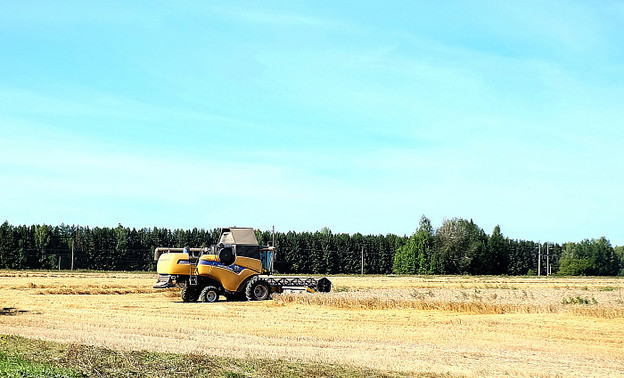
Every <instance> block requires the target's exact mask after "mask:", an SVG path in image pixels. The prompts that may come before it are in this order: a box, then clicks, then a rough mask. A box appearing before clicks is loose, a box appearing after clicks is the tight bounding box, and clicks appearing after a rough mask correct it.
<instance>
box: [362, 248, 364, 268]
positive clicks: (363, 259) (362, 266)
mask: <svg viewBox="0 0 624 378" xmlns="http://www.w3.org/2000/svg"><path fill="white" fill-rule="evenodd" d="M362 275H364V246H362Z"/></svg>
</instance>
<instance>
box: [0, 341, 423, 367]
mask: <svg viewBox="0 0 624 378" xmlns="http://www.w3.org/2000/svg"><path fill="white" fill-rule="evenodd" d="M207 352H208V351H207ZM91 376H98V377H171V376H179V377H195V376H200V377H398V376H402V375H401V374H399V373H388V372H380V371H376V370H372V369H366V368H358V367H353V366H343V365H334V364H326V363H310V362H299V361H286V360H270V359H255V358H226V357H216V356H211V355H207V354H174V353H155V352H147V351H115V350H111V349H108V348H101V347H92V346H85V345H79V344H61V343H56V342H49V341H41V340H33V339H27V338H24V337H19V336H7V335H4V336H0V377H91ZM423 376H434V375H431V374H426V375H423Z"/></svg>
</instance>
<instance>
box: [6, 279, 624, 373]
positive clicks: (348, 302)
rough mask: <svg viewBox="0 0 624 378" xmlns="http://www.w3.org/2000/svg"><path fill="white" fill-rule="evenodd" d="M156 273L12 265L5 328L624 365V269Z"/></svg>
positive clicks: (403, 356)
mask: <svg viewBox="0 0 624 378" xmlns="http://www.w3.org/2000/svg"><path fill="white" fill-rule="evenodd" d="M155 280H156V275H155V274H132V273H75V272H25V271H20V272H16V271H0V309H2V313H1V315H0V334H5V335H7V334H8V335H20V336H25V337H28V338H37V339H43V340H51V341H58V342H67V343H79V344H86V345H95V346H102V347H106V348H111V349H114V350H149V351H158V352H176V353H202V354H209V355H217V356H225V357H243V358H267V359H281V360H284V359H286V360H292V361H304V362H312V363H319V364H340V365H349V366H356V367H368V368H372V369H376V370H378V371H381V372H390V373H393V372H394V373H401V374H408V375H418V374H432V375H449V376H455V375H457V376H464V375H467V376H473V375H474V376H484V375H487V376H491V375H513V376H553V375H555V376H556V375H559V376H601V377H602V376H624V280H622V279H618V278H561V277H548V278H547V277H539V278H538V277H536V278H526V277H456V276H452V277H413V276H410V277H386V276H372V277H332V278H331V280H332V282H333V284H334V287H333V292H332V293H329V294H284V295H279V296H275V298H274V299H273V300H271V301H264V302H226V301H220V302H217V303H211V304H209V303H182V302H181V301H180V299H179V296H178V292H177V291H176V290H169V291H157V290H153V289H152V288H151V287H152V285H153V283H154V282H155Z"/></svg>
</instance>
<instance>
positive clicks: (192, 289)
mask: <svg viewBox="0 0 624 378" xmlns="http://www.w3.org/2000/svg"><path fill="white" fill-rule="evenodd" d="M199 294H200V293H199V289H198V288H197V286H188V285H187V286H184V287H183V288H182V302H197V298H199Z"/></svg>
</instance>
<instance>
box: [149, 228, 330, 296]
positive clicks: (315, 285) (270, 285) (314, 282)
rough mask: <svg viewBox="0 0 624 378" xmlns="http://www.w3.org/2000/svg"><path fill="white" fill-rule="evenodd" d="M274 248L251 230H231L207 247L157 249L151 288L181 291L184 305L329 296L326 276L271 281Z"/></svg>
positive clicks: (227, 229) (274, 279) (328, 283)
mask: <svg viewBox="0 0 624 378" xmlns="http://www.w3.org/2000/svg"><path fill="white" fill-rule="evenodd" d="M274 257H275V247H273V246H269V247H266V246H260V245H259V244H258V240H257V239H256V234H255V233H254V230H253V228H248V227H230V228H224V229H222V232H221V238H220V239H219V243H217V244H216V245H212V246H210V247H205V248H189V247H186V248H169V247H158V248H156V250H155V251H154V260H156V261H158V265H157V271H158V282H157V283H156V285H154V288H155V289H165V288H169V287H174V286H180V287H182V300H183V301H184V302H195V301H197V300H201V301H202V302H215V301H217V300H218V299H219V297H220V296H221V295H224V296H225V297H226V298H227V299H228V300H244V299H247V300H250V301H257V300H265V299H270V298H271V295H272V294H273V293H282V292H283V291H284V290H301V291H303V290H305V291H308V292H317V291H318V292H329V291H330V290H331V282H330V281H329V280H328V279H327V278H320V279H315V278H302V277H274V276H272V274H273V260H274Z"/></svg>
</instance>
